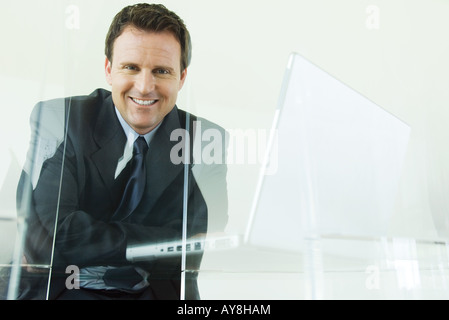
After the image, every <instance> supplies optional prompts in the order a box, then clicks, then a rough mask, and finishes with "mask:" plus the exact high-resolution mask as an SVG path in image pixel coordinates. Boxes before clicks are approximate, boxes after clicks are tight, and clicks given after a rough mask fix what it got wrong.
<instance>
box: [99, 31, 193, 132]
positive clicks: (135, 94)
mask: <svg viewBox="0 0 449 320" xmlns="http://www.w3.org/2000/svg"><path fill="white" fill-rule="evenodd" d="M105 70H106V80H107V81H108V83H109V84H110V85H111V86H112V99H113V101H114V104H115V106H116V107H117V109H118V110H119V112H120V114H121V115H122V117H123V119H125V121H126V122H127V123H128V124H129V125H130V126H131V127H132V128H133V129H134V130H135V131H136V132H137V133H139V134H142V135H143V134H146V133H148V132H150V131H151V130H153V129H154V128H155V127H157V125H158V124H159V123H160V122H161V121H162V120H163V119H164V117H165V116H166V115H167V114H168V113H169V112H170V111H171V110H172V109H173V107H174V106H175V103H176V99H177V96H178V92H179V90H181V88H182V86H183V84H184V81H185V78H186V75H187V69H185V70H183V71H181V46H180V44H179V42H178V41H177V40H176V38H175V37H174V35H172V34H171V33H169V32H160V33H155V32H146V31H142V30H138V29H136V28H134V27H131V26H128V27H126V28H125V30H123V33H122V34H121V35H120V36H119V37H118V38H117V39H116V40H115V42H114V50H113V57H112V61H109V60H108V59H107V58H106V63H105Z"/></svg>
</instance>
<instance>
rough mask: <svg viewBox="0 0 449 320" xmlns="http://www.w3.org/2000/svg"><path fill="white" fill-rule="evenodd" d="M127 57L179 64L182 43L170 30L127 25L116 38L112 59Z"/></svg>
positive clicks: (142, 60)
mask: <svg viewBox="0 0 449 320" xmlns="http://www.w3.org/2000/svg"><path fill="white" fill-rule="evenodd" d="M127 59H135V60H139V62H144V61H146V62H150V61H154V60H162V61H164V62H165V63H170V64H171V63H173V64H179V62H180V61H181V45H180V44H179V42H178V40H177V39H176V37H175V36H174V35H173V34H172V33H171V32H169V31H162V32H153V31H144V30H141V29H137V28H135V27H133V26H127V27H126V28H125V29H124V30H123V32H122V34H121V35H120V36H119V37H117V39H115V42H114V50H113V59H112V60H114V62H115V61H119V62H120V61H123V60H127ZM129 62H131V61H129ZM135 62H138V61H135Z"/></svg>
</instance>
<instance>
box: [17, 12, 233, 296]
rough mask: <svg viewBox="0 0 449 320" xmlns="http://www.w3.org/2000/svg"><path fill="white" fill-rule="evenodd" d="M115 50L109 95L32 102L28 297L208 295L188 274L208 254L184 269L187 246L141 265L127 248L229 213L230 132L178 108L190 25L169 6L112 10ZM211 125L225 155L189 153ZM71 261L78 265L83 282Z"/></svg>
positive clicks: (26, 179) (24, 196) (25, 208)
mask: <svg viewBox="0 0 449 320" xmlns="http://www.w3.org/2000/svg"><path fill="white" fill-rule="evenodd" d="M105 53H106V61H105V74H106V80H107V82H108V83H109V85H110V86H111V92H109V91H106V90H103V89H97V90H95V91H94V92H93V93H92V94H90V95H89V96H81V97H70V98H66V99H58V100H52V101H46V102H43V103H40V104H38V105H37V106H36V107H35V109H34V110H33V114H32V117H31V124H32V140H31V147H30V150H29V153H28V160H27V164H26V166H25V168H24V172H23V175H22V177H21V181H20V183H19V189H18V191H19V192H18V195H19V196H18V203H19V214H24V215H26V217H27V231H28V232H27V233H26V238H25V250H24V262H25V264H26V265H27V266H28V268H24V269H23V270H22V277H21V285H20V289H19V291H18V298H19V299H179V298H180V297H181V296H182V292H181V290H182V288H183V287H184V288H185V298H187V299H198V298H199V292H198V289H197V283H196V277H197V275H196V273H195V272H186V273H185V282H183V283H181V279H182V277H181V273H182V271H183V270H185V269H188V270H193V271H194V270H197V269H198V268H199V265H200V261H201V255H202V252H201V251H200V252H197V253H195V254H189V255H188V256H187V260H186V262H185V265H184V266H183V264H182V256H181V255H180V254H179V255H170V256H168V257H165V256H163V255H161V256H157V257H155V256H152V257H149V258H148V259H140V260H139V261H137V262H135V261H133V260H132V259H130V258H129V256H128V255H127V254H128V253H129V249H130V248H131V247H132V246H135V245H140V244H152V243H161V242H165V241H180V240H181V239H185V238H191V237H195V236H199V235H204V234H205V233H206V232H211V231H220V230H223V228H224V226H225V224H226V222H227V192H226V165H225V163H224V159H225V152H223V150H224V148H225V140H226V139H225V132H224V130H223V129H222V128H220V127H218V126H216V125H215V124H213V123H211V122H209V121H206V120H204V119H200V118H196V117H195V116H193V115H191V114H189V113H186V112H184V111H182V110H180V109H178V108H177V106H176V100H177V95H178V92H179V91H180V90H181V88H182V86H183V84H184V82H185V79H186V76H187V67H188V65H189V63H190V58H191V43H190V35H189V32H188V30H187V29H186V27H185V25H184V23H183V21H182V20H181V19H180V18H179V17H178V16H177V15H176V14H175V13H173V12H171V11H169V10H168V9H166V8H165V7H164V6H162V5H153V4H137V5H132V6H128V7H126V8H124V9H123V10H122V11H121V12H119V13H118V14H117V15H116V17H115V18H114V20H113V22H112V24H111V26H110V29H109V32H108V35H107V37H106V48H105ZM198 124H200V125H198ZM204 130H214V132H218V133H219V134H218V135H215V137H221V141H219V143H217V144H216V145H217V146H221V147H222V148H223V149H221V150H220V148H215V149H214V152H216V153H219V157H218V158H219V159H220V161H214V162H213V163H211V161H206V162H205V161H201V159H195V155H194V152H190V151H191V150H193V149H197V145H196V144H200V149H201V147H202V145H201V143H202V141H201V132H202V131H204ZM180 132H181V133H183V132H184V134H183V135H182V134H181V135H180V134H175V133H180ZM195 137H200V138H199V139H198V138H195ZM180 145H181V147H180ZM174 150H175V151H176V152H174ZM216 156H217V155H216V154H214V155H213V158H214V159H218V158H217V157H216ZM179 157H181V158H182V159H183V161H178V160H179ZM139 158H140V159H141V162H139V161H140V160H138V159H139ZM136 170H140V171H136ZM141 178H144V179H141ZM131 203H134V204H133V205H132V204H131ZM179 243H180V244H181V242H179ZM39 265H44V266H46V265H48V266H51V269H50V270H49V272H48V269H46V268H39V267H36V266H39ZM68 268H69V269H68ZM70 268H74V269H70ZM67 270H76V271H77V272H78V270H79V272H80V278H79V279H80V281H79V283H78V282H77V283H74V282H73V281H68V277H69V274H67V273H66V272H67ZM78 285H79V287H78Z"/></svg>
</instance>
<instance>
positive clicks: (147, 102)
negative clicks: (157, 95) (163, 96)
mask: <svg viewBox="0 0 449 320" xmlns="http://www.w3.org/2000/svg"><path fill="white" fill-rule="evenodd" d="M131 100H132V101H134V102H135V103H137V104H138V105H139V106H152V105H153V104H155V103H156V102H158V101H159V100H140V99H136V98H132V97H131Z"/></svg>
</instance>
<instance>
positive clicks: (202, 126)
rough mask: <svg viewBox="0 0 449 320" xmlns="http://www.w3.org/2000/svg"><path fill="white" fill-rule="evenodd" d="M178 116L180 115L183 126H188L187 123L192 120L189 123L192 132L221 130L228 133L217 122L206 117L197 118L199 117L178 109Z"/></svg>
mask: <svg viewBox="0 0 449 320" xmlns="http://www.w3.org/2000/svg"><path fill="white" fill-rule="evenodd" d="M178 114H179V119H180V122H181V124H187V121H189V120H190V121H189V123H190V128H191V130H192V129H193V128H195V129H196V130H198V129H199V130H201V131H205V130H209V129H214V130H219V131H222V132H225V131H226V130H225V129H224V128H223V127H222V126H221V125H219V124H217V123H216V122H213V121H211V120H209V119H206V118H204V117H200V116H197V115H195V114H193V113H190V112H187V111H185V110H182V109H178ZM183 126H184V125H183Z"/></svg>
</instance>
